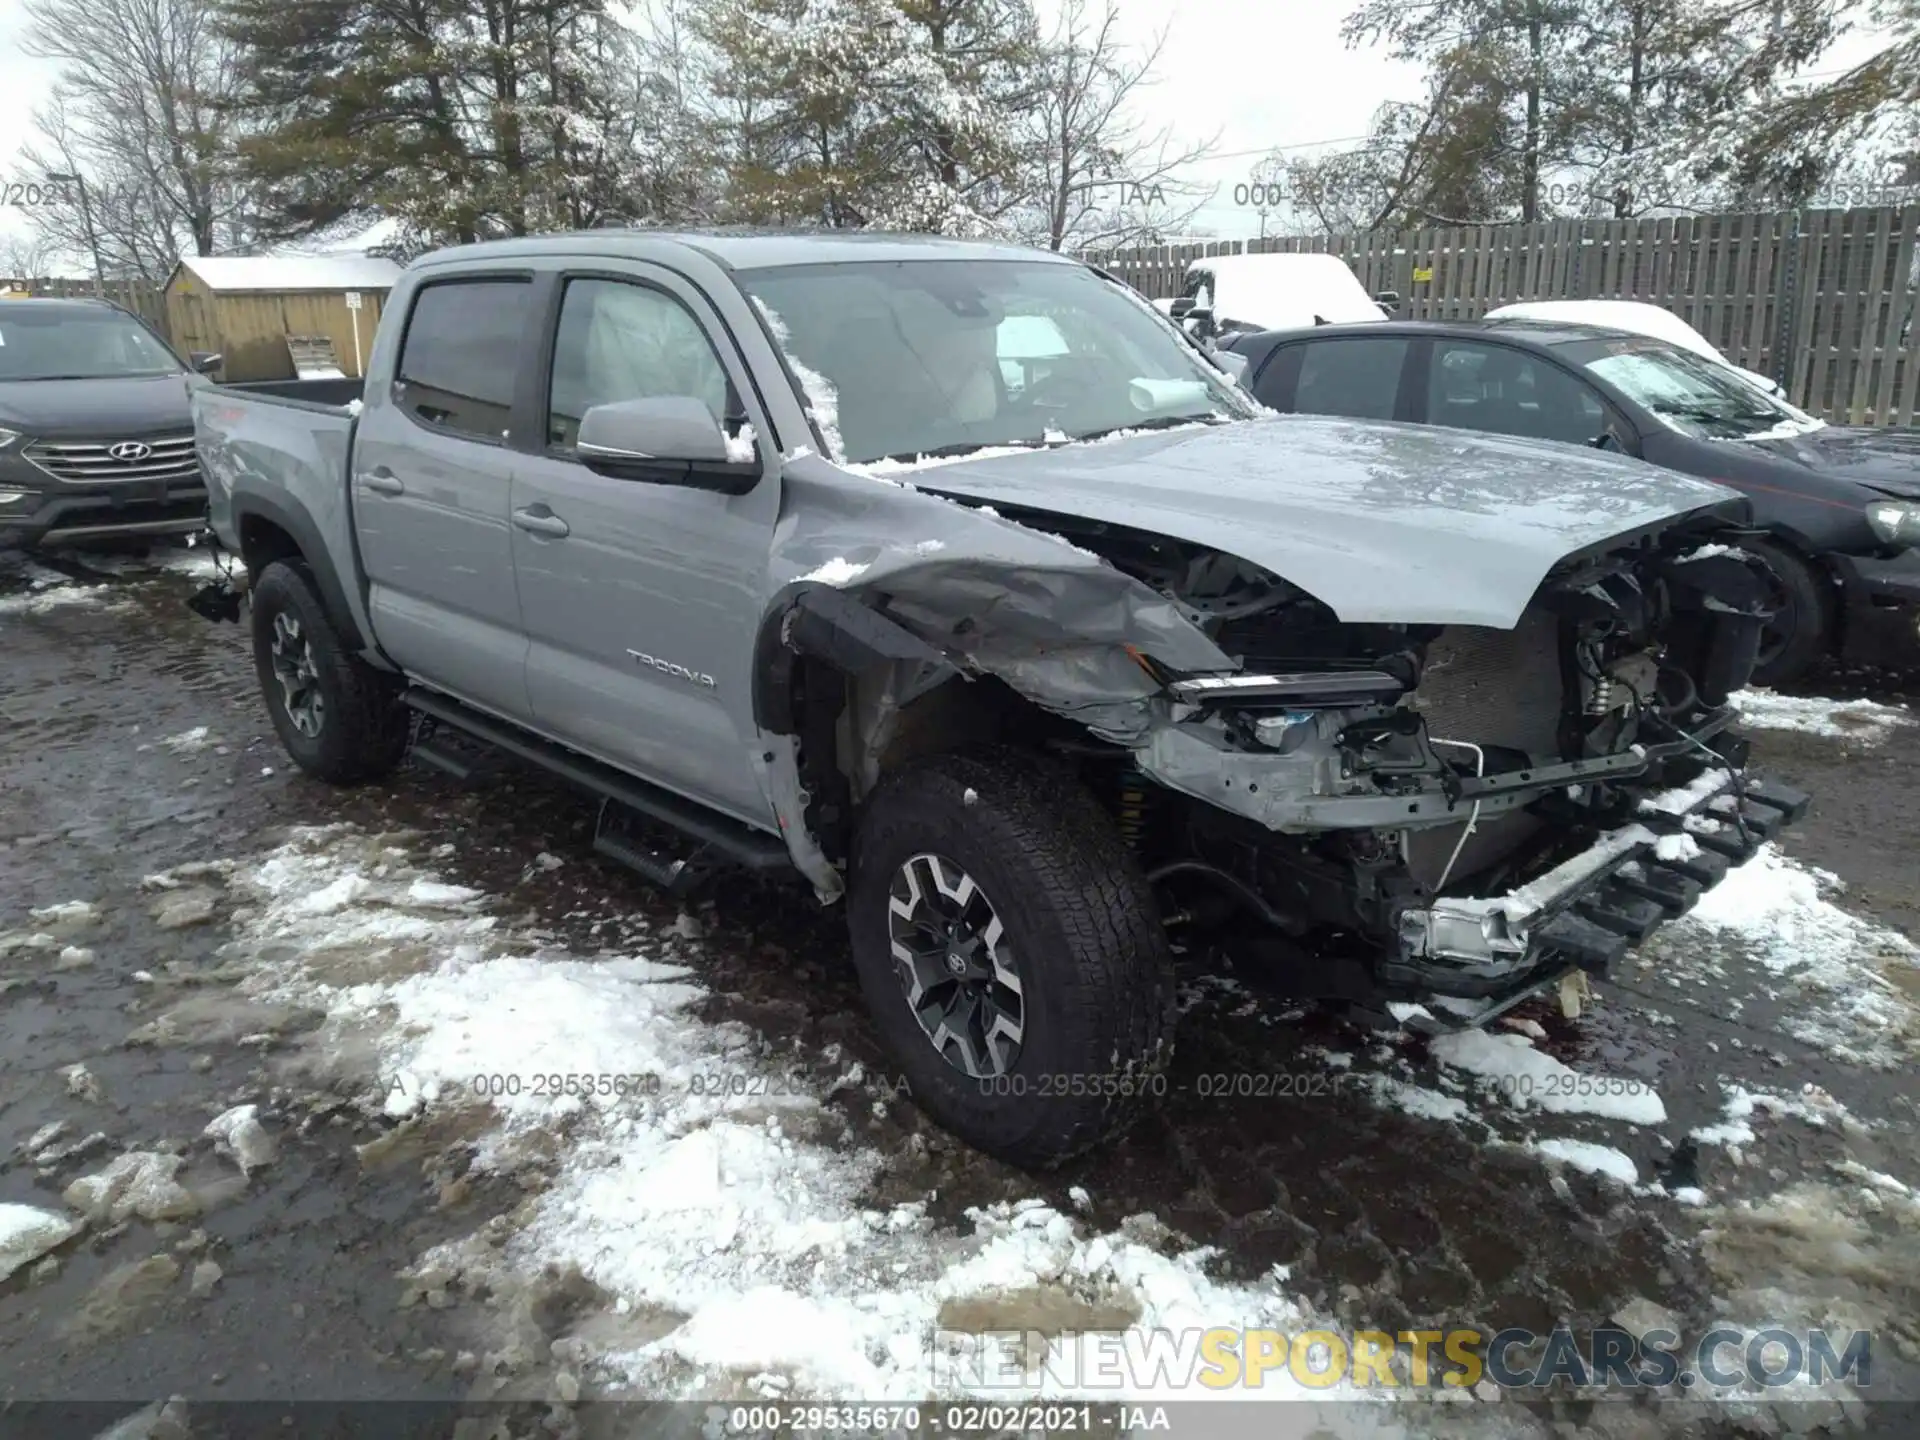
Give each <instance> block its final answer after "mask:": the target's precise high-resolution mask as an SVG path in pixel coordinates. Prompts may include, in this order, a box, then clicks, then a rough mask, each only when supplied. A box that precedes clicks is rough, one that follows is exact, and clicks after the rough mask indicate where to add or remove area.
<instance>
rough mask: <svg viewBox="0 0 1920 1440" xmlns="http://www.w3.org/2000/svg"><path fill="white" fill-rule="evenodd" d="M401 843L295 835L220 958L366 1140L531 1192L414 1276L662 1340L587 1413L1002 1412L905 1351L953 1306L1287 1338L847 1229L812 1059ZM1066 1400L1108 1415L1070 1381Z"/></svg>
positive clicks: (866, 1171)
mask: <svg viewBox="0 0 1920 1440" xmlns="http://www.w3.org/2000/svg"><path fill="white" fill-rule="evenodd" d="M403 839H404V837H393V836H369V835H367V834H365V833H363V832H361V831H359V830H357V829H355V828H354V827H351V826H345V825H335V826H325V827H311V828H307V829H303V830H299V831H295V832H293V834H292V836H291V838H290V839H289V840H288V842H287V843H286V844H285V845H283V846H281V847H280V848H278V849H277V850H275V851H273V852H272V853H271V854H269V855H267V856H266V857H265V858H264V859H257V860H254V861H252V862H242V863H236V864H230V865H226V866H224V867H223V868H224V869H225V870H226V872H227V875H228V884H229V888H230V892H231V895H232V898H233V899H235V900H236V901H238V902H240V907H239V908H238V909H236V910H235V912H234V916H233V924H234V934H235V938H234V940H233V941H232V942H231V943H230V944H229V945H228V946H227V947H226V954H225V955H224V957H223V958H225V959H227V960H228V961H229V962H230V963H232V962H236V961H237V962H241V963H246V964H250V965H251V966H252V975H251V978H250V979H249V980H248V981H247V982H246V984H245V986H244V987H243V988H245V989H247V990H249V991H251V992H252V993H254V994H256V995H264V996H271V997H274V998H278V999H283V1000H294V1001H297V1002H299V1003H304V1004H309V1005H316V1006H319V1007H322V1008H324V1009H325V1010H326V1012H327V1014H328V1020H327V1023H326V1024H325V1025H323V1026H322V1027H321V1029H320V1030H319V1031H318V1032H316V1035H315V1038H314V1041H313V1043H314V1044H315V1045H317V1046H318V1047H320V1049H321V1050H322V1052H323V1053H324V1054H327V1055H329V1056H330V1057H331V1058H332V1061H333V1063H334V1064H335V1065H336V1066H342V1067H348V1068H349V1069H351V1067H353V1066H355V1065H356V1064H357V1065H360V1066H362V1067H364V1066H365V1065H366V1063H367V1062H366V1059H365V1058H364V1057H365V1056H366V1055H367V1054H368V1052H369V1050H370V1051H371V1054H372V1056H373V1057H375V1058H374V1061H373V1072H374V1073H373V1074H371V1075H367V1074H364V1073H362V1074H361V1076H360V1078H361V1080H362V1083H365V1084H370V1085H371V1086H373V1087H375V1088H376V1091H377V1093H378V1094H379V1095H380V1096H382V1097H384V1108H385V1110H386V1112H387V1113H388V1114H389V1115H391V1116H394V1117H396V1118H399V1117H404V1116H412V1115H416V1114H420V1113H421V1112H441V1111H445V1110H447V1109H449V1108H451V1107H455V1106H485V1107H488V1108H489V1110H490V1111H491V1114H492V1117H493V1120H494V1122H495V1123H494V1125H493V1127H492V1129H491V1130H490V1132H489V1133H488V1135H487V1136H486V1138H485V1139H484V1140H483V1142H482V1143H481V1144H480V1146H479V1149H478V1156H477V1161H476V1163H477V1164H479V1165H480V1166H482V1167H495V1168H498V1169H501V1170H503V1171H506V1170H511V1169H512V1168H513V1167H515V1166H516V1165H521V1164H524V1163H527V1161H528V1157H529V1156H535V1157H538V1156H541V1155H545V1156H547V1157H550V1158H549V1160H548V1161H546V1162H542V1163H550V1164H551V1171H550V1183H549V1184H548V1185H547V1186H546V1188H545V1189H544V1190H543V1191H541V1192H540V1193H539V1194H538V1195H537V1197H536V1198H535V1199H534V1200H533V1201H531V1202H530V1203H529V1205H528V1206H526V1207H523V1209H522V1211H521V1212H519V1213H518V1215H517V1217H516V1225H517V1229H516V1231H515V1232H514V1233H512V1234H511V1235H510V1236H508V1237H507V1238H506V1239H505V1242H504V1244H501V1245H499V1246H497V1247H496V1246H494V1245H493V1244H492V1243H490V1241H488V1240H485V1239H482V1238H481V1237H471V1238H469V1239H468V1240H464V1241H458V1242H455V1243H453V1244H451V1245H448V1246H444V1247H441V1249H440V1250H437V1251H435V1252H432V1253H431V1254H429V1255H428V1256H425V1257H422V1261H421V1263H422V1265H423V1266H429V1265H430V1266H439V1267H442V1268H445V1269H452V1270H455V1271H459V1270H462V1269H465V1268H468V1267H474V1266H479V1265H500V1264H505V1265H507V1266H508V1267H511V1268H512V1269H513V1270H514V1271H516V1272H517V1273H519V1274H521V1275H524V1276H531V1275H537V1274H539V1273H541V1272H542V1271H543V1270H544V1269H545V1268H546V1267H549V1266H559V1267H561V1268H562V1269H564V1268H566V1267H569V1266H577V1267H578V1268H579V1269H580V1270H581V1271H582V1272H583V1273H584V1274H585V1275H586V1277H587V1278H589V1279H590V1280H592V1281H594V1282H596V1283H597V1284H598V1285H599V1286H601V1287H602V1288H603V1289H604V1290H605V1291H606V1292H608V1294H610V1295H611V1296H612V1297H613V1307H614V1313H616V1314H619V1315H629V1314H637V1313H642V1312H657V1313H662V1314H668V1315H670V1316H672V1317H673V1319H672V1320H670V1321H669V1322H668V1323H667V1325H666V1327H665V1333H663V1334H659V1335H657V1336H655V1337H653V1338H649V1339H644V1340H642V1341H636V1342H634V1343H633V1344H632V1345H631V1346H630V1347H629V1348H628V1349H626V1350H624V1351H621V1350H612V1351H611V1352H607V1351H603V1353H602V1355H601V1362H600V1363H601V1368H600V1370H599V1372H598V1373H599V1375H600V1376H601V1377H602V1379H603V1381H604V1382H605V1383H610V1384H613V1385H615V1386H622V1385H624V1386H625V1387H628V1388H629V1389H630V1390H631V1391H632V1392H633V1393H644V1394H646V1395H650V1396H659V1395H685V1396H698V1395H716V1394H718V1395H728V1394H739V1393H749V1392H746V1391H743V1389H742V1387H744V1386H746V1385H748V1383H749V1382H750V1381H753V1382H755V1383H756V1384H758V1385H759V1387H760V1388H761V1389H762V1390H766V1389H767V1388H768V1387H769V1386H771V1387H773V1388H774V1389H778V1390H779V1393H782V1394H785V1395H788V1396H794V1395H807V1396H813V1397H824V1398H845V1399H861V1400H877V1399H882V1398H887V1397H895V1398H902V1399H921V1398H924V1397H925V1396H926V1395H928V1394H929V1393H944V1394H962V1393H968V1392H969V1391H970V1389H971V1390H974V1391H975V1392H976V1393H981V1394H983V1395H985V1396H988V1397H990V1398H1001V1399H1004V1398H1015V1396H1014V1395H1010V1394H1009V1392H1008V1391H1007V1390H1005V1389H979V1388H978V1387H977V1386H975V1385H974V1384H973V1382H974V1381H975V1380H977V1379H978V1378H979V1377H978V1372H977V1371H976V1370H973V1369H969V1368H968V1363H967V1360H966V1357H964V1356H963V1357H960V1358H959V1359H956V1358H955V1357H953V1356H948V1357H947V1358H946V1359H944V1360H942V1359H940V1358H939V1352H938V1351H937V1348H936V1347H935V1346H934V1344H933V1340H934V1331H935V1328H936V1326H937V1325H940V1324H942V1323H947V1324H952V1323H954V1322H953V1321H952V1310H953V1307H955V1306H956V1305H960V1306H964V1307H966V1309H967V1313H968V1314H969V1315H970V1316H971V1317H972V1318H971V1319H970V1320H969V1322H968V1323H969V1325H970V1326H971V1327H972V1329H973V1330H974V1331H991V1330H998V1329H1003V1328H1004V1329H1020V1328H1024V1327H1025V1326H1026V1325H1027V1324H1028V1323H1029V1322H1028V1320H1027V1319H1026V1318H1023V1317H1026V1316H1029V1315H1031V1314H1032V1313H1033V1310H1032V1305H1033V1301H1032V1298H1031V1297H1032V1296H1033V1295H1034V1294H1035V1293H1051V1294H1053V1295H1054V1296H1055V1297H1056V1300H1055V1304H1054V1307H1053V1308H1054V1310H1055V1312H1056V1313H1057V1309H1058V1305H1059V1304H1061V1303H1065V1304H1069V1305H1072V1304H1080V1305H1082V1306H1086V1307H1093V1306H1097V1307H1098V1309H1099V1311H1100V1313H1101V1314H1105V1315H1112V1314H1116V1313H1117V1314H1119V1315H1122V1316H1132V1317H1135V1318H1134V1319H1133V1320H1132V1322H1131V1326H1130V1327H1123V1328H1127V1329H1128V1330H1129V1333H1131V1332H1133V1331H1142V1332H1144V1330H1146V1329H1148V1328H1151V1327H1156V1326H1158V1327H1175V1328H1184V1327H1190V1326H1203V1325H1213V1324H1228V1325H1266V1326H1271V1327H1273V1328H1277V1329H1281V1330H1286V1331H1297V1330H1300V1329H1303V1328H1309V1327H1310V1326H1311V1325H1312V1324H1313V1317H1311V1316H1310V1315H1308V1314H1307V1313H1306V1312H1305V1311H1304V1310H1303V1309H1302V1308H1301V1307H1300V1305H1299V1304H1298V1303H1297V1302H1296V1301H1295V1300H1294V1299H1293V1298H1292V1297H1291V1296H1290V1295H1289V1294H1288V1293H1287V1291H1286V1289H1285V1287H1284V1285H1283V1284H1282V1281H1281V1277H1279V1276H1278V1275H1267V1276H1263V1277H1261V1278H1259V1279H1258V1280H1255V1281H1251V1282H1247V1281H1230V1280H1224V1279H1218V1278H1214V1277H1213V1276H1212V1275H1210V1274H1209V1266H1208V1263H1207V1262H1208V1261H1209V1259H1210V1255H1209V1253H1208V1252H1204V1251H1203V1252H1196V1253H1189V1254H1178V1253H1175V1254H1168V1253H1163V1250H1164V1245H1163V1243H1158V1240H1159V1237H1164V1235H1165V1232H1164V1230H1162V1229H1160V1228H1159V1227H1157V1226H1156V1225H1155V1224H1154V1223H1153V1222H1150V1221H1142V1222H1141V1223H1139V1224H1135V1223H1133V1222H1129V1224H1128V1225H1126V1226H1123V1227H1122V1228H1121V1230H1120V1231H1116V1232H1114V1233H1111V1234H1097V1233H1090V1231H1089V1229H1088V1228H1087V1227H1086V1225H1085V1223H1084V1222H1083V1221H1082V1220H1080V1219H1077V1218H1075V1217H1073V1216H1069V1215H1065V1214H1060V1213H1056V1212H1055V1211H1053V1210H1052V1209H1050V1208H1048V1207H1047V1206H1046V1205H1045V1204H1043V1203H1041V1202H1039V1201H1026V1202H1021V1203H1019V1204H1017V1205H1010V1206H1009V1205H997V1206H992V1207H987V1208H983V1209H975V1210H972V1211H969V1212H968V1223H967V1225H966V1226H965V1227H962V1228H959V1229H955V1228H952V1227H943V1226H938V1225H935V1224H934V1223H933V1222H932V1221H930V1220H929V1219H928V1216H927V1202H926V1200H919V1201H914V1202H912V1203H906V1204H899V1205H895V1206H892V1207H890V1208H884V1209H883V1208H875V1207H874V1206H873V1205H871V1204H870V1203H869V1202H868V1199H867V1196H868V1195H869V1194H870V1192H871V1187H872V1183H873V1181H874V1179H875V1177H876V1176H877V1175H878V1174H879V1173H880V1171H881V1169H882V1167H883V1166H884V1165H885V1164H886V1162H887V1157H886V1156H884V1155H882V1154H881V1153H879V1152H878V1151H876V1150H874V1149H872V1148H871V1147H867V1146H863V1145H861V1144H860V1143H858V1142H856V1141H855V1140H854V1138H853V1135H852V1132H851V1131H850V1130H849V1129H848V1127H847V1125H846V1123H845V1121H844V1119H843V1118H842V1115H841V1112H840V1111H839V1110H837V1109H836V1108H834V1107H833V1106H831V1105H828V1104H825V1103H823V1095H822V1086H821V1084H820V1083H819V1081H818V1080H817V1079H816V1078H815V1077H816V1076H817V1075H818V1074H819V1073H820V1072H821V1069H822V1067H824V1069H825V1070H827V1071H831V1070H832V1069H834V1068H836V1067H837V1066H838V1065H839V1059H838V1055H837V1052H826V1053H824V1054H821V1055H809V1056H801V1055H799V1054H798V1053H797V1052H795V1051H793V1050H792V1049H791V1048H790V1047H786V1048H783V1047H780V1046H777V1045H776V1044H775V1042H773V1041H771V1040H769V1039H767V1038H765V1037H762V1036H761V1035H759V1034H758V1033H757V1032H755V1031H753V1030H751V1029H749V1028H748V1027H745V1026H743V1025H740V1024H738V1023H736V1022H731V1021H726V1020H719V1021H716V1020H711V1019H707V1018H703V1017H702V1016H701V1015H700V1014H699V1013H698V1009H697V1007H698V1006H699V1004H700V1002H702V1001H703V1000H704V999H705V995H706V992H705V991H704V989H703V988H702V987H701V986H700V985H699V984H698V970H697V966H692V965H683V964H679V963H675V962H674V961H672V960H669V959H667V958H665V955H666V954H668V953H671V954H674V955H680V954H682V953H684V952H685V951H686V950H688V949H689V948H694V949H697V947H688V946H686V945H685V944H684V942H674V943H675V949H674V950H672V951H670V952H669V951H666V950H665V947H664V946H662V947H659V948H658V949H653V950H650V952H649V953H621V954H600V955H591V956H589V955H578V954H573V953H570V952H567V951H565V950H563V949H559V948H557V947H556V946H555V945H554V943H553V942H552V937H550V936H546V935H543V934H542V933H540V932H538V931H535V930H531V929H527V928H524V927H507V926H503V925H501V924H499V923H497V920H496V917H494V916H493V915H490V914H487V913H485V911H486V908H487V901H486V897H483V896H480V895H478V894H476V893H474V892H472V891H469V890H465V889H463V888H462V887H458V886H453V885H448V884H446V883H444V882H443V881H441V880H440V879H438V878H437V877H435V876H434V875H432V874H431V873H429V872H427V871H425V870H423V869H422V868H420V866H419V865H418V863H417V862H416V860H415V859H414V857H413V855H412V854H411V852H410V851H409V850H408V849H407V848H406V847H405V845H404V844H403V843H402V840H403ZM863 1078H864V1077H863V1076H862V1075H861V1074H860V1072H859V1070H858V1067H853V1068H852V1069H850V1070H847V1071H846V1072H845V1073H844V1074H842V1076H841V1078H840V1081H839V1082H838V1083H839V1084H840V1085H844V1086H848V1087H850V1088H852V1089H853V1090H854V1091H855V1093H856V1097H857V1098H856V1100H855V1103H858V1104H881V1103H884V1099H878V1100H876V1099H874V1098H872V1095H873V1092H872V1091H869V1092H868V1093H867V1094H860V1093H859V1092H860V1090H861V1087H862V1084H863ZM880 1093H881V1094H882V1095H884V1093H885V1092H884V1091H882V1092H880ZM1433 1100H1434V1101H1436V1102H1444V1100H1445V1097H1441V1096H1434V1097H1433ZM1442 1108H1444V1106H1443V1107H1442ZM556 1156H557V1159H555V1158H551V1157H556ZM932 1198H933V1197H932V1196H931V1195H930V1196H928V1197H927V1199H932ZM493 1238H495V1239H497V1238H499V1237H497V1236H496V1237H493ZM1021 1297H1026V1298H1025V1299H1024V1300H1023V1299H1022V1298H1021ZM676 1322H677V1323H676ZM1105 1323H1106V1328H1116V1326H1118V1325H1119V1322H1115V1321H1112V1320H1108V1321H1107V1322H1105ZM982 1343H986V1342H982ZM768 1376H772V1377H774V1378H773V1379H771V1380H768V1379H767V1378H766V1377H768ZM1071 1379H1072V1377H1071V1375H1068V1376H1066V1377H1065V1379H1064V1380H1063V1378H1062V1376H1061V1374H1060V1373H1059V1372H1058V1369H1057V1367H1056V1368H1054V1369H1050V1370H1047V1371H1046V1372H1044V1373H1041V1372H1036V1373H1035V1374H1034V1375H1033V1376H1032V1380H1031V1389H1030V1392H1028V1393H1033V1394H1046V1395H1063V1396H1064V1395H1071V1394H1073V1393H1075V1392H1074V1389H1073V1386H1072V1385H1071V1384H1070V1383H1067V1382H1068V1381H1070V1380H1071ZM781 1386H784V1387H785V1388H784V1389H780V1387H781ZM1081 1393H1084V1394H1087V1395H1089V1396H1097V1397H1100V1398H1107V1399H1113V1398H1118V1397H1117V1396H1116V1395H1115V1393H1114V1392H1113V1391H1112V1390H1111V1389H1109V1388H1107V1387H1105V1386H1103V1385H1101V1384H1099V1383H1098V1382H1097V1381H1096V1382H1095V1384H1094V1385H1093V1386H1092V1387H1090V1388H1085V1389H1084V1390H1083V1391H1082V1392H1081ZM1238 1393H1240V1394H1241V1395H1242V1396H1244V1395H1245V1394H1247V1393H1248V1392H1245V1391H1241V1392H1238ZM1254 1393H1256V1394H1260V1395H1285V1396H1298V1397H1302V1398H1307V1397H1311V1398H1326V1397H1327V1396H1328V1395H1329V1394H1332V1393H1340V1392H1333V1391H1328V1390H1313V1391H1308V1390H1306V1389H1304V1388H1302V1387H1300V1386H1298V1385H1297V1384H1296V1383H1295V1382H1294V1381H1293V1380H1292V1379H1290V1378H1288V1377H1287V1375H1286V1372H1285V1369H1284V1367H1282V1368H1280V1369H1277V1370H1275V1371H1272V1372H1270V1373H1269V1374H1268V1375H1267V1377H1266V1383H1265V1385H1264V1387H1263V1388H1262V1389H1261V1390H1260V1391H1258V1392H1254Z"/></svg>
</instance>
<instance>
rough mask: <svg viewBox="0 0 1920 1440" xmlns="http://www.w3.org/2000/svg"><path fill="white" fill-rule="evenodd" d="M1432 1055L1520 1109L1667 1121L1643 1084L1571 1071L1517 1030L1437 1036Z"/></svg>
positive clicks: (1650, 1122)
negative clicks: (1531, 1108)
mask: <svg viewBox="0 0 1920 1440" xmlns="http://www.w3.org/2000/svg"><path fill="white" fill-rule="evenodd" d="M1433 1057H1434V1059H1436V1060H1438V1061H1439V1062H1440V1063H1441V1064H1442V1065H1444V1066H1447V1067H1449V1068H1451V1069H1455V1070H1464V1071H1465V1072H1467V1073H1468V1074H1469V1075H1472V1076H1474V1077H1475V1078H1476V1079H1477V1080H1478V1082H1479V1084H1480V1087H1481V1088H1482V1089H1483V1090H1490V1091H1492V1092H1493V1093H1494V1094H1496V1095H1498V1096H1499V1097H1500V1098H1501V1099H1502V1100H1504V1101H1506V1102H1507V1103H1508V1104H1509V1105H1512V1106H1514V1107H1515V1108H1516V1109H1520V1110H1525V1109H1528V1108H1530V1107H1538V1108H1539V1109H1541V1110H1544V1111H1547V1112H1550V1113H1552V1114H1556V1115H1593V1116H1598V1117H1599V1118H1601V1119H1607V1120H1624V1121H1626V1122H1627V1123H1628V1124H1629V1125H1661V1124H1664V1123H1666V1118H1667V1107H1666V1106H1665V1105H1664V1104H1663V1103H1661V1100H1660V1093H1659V1092H1658V1091H1657V1090H1655V1089H1654V1088H1653V1087H1652V1086H1651V1085H1648V1084H1647V1083H1646V1082H1645V1081H1644V1080H1637V1079H1634V1078H1633V1077H1631V1076H1624V1075H1593V1074H1585V1073H1583V1072H1581V1071H1578V1070H1573V1069H1571V1068H1569V1067H1568V1066H1565V1065H1563V1064H1561V1063H1560V1062H1559V1061H1558V1060H1556V1059H1554V1058H1553V1056H1551V1055H1548V1054H1547V1053H1546V1052H1544V1051H1541V1050H1536V1049H1534V1048H1533V1044H1532V1042H1531V1041H1530V1040H1529V1039H1528V1038H1527V1036H1525V1035H1522V1034H1517V1033H1515V1032H1513V1031H1504V1032H1501V1033H1497V1034H1490V1033H1488V1032H1487V1031H1485V1030H1462V1031H1459V1032H1457V1033H1455V1034H1452V1035H1438V1036H1435V1037H1434V1040H1433Z"/></svg>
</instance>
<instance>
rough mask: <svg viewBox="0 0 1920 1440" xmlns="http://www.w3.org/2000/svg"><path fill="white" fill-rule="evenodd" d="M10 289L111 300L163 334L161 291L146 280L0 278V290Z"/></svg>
mask: <svg viewBox="0 0 1920 1440" xmlns="http://www.w3.org/2000/svg"><path fill="white" fill-rule="evenodd" d="M7 290H12V291H13V292H14V293H15V294H18V293H20V292H21V291H25V292H26V293H27V294H29V295H49V296H53V297H56V298H72V297H77V296H98V297H100V298H102V299H106V300H111V301H112V302H113V303H114V304H116V305H119V306H121V307H123V308H124V309H127V310H131V311H133V312H134V314H136V315H138V316H139V317H140V318H141V319H143V320H145V321H146V322H147V323H148V324H149V325H151V326H153V327H154V329H156V330H158V331H159V332H160V333H161V334H162V335H165V334H166V333H167V305H166V296H165V292H164V291H163V290H162V289H161V287H160V286H158V285H155V284H153V283H152V282H150V281H146V280H109V281H107V282H106V283H105V284H104V285H102V284H100V283H98V282H96V281H93V280H73V279H62V278H50V277H46V276H41V277H38V278H32V279H28V278H16V279H12V280H8V279H5V278H4V277H0V291H7Z"/></svg>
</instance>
